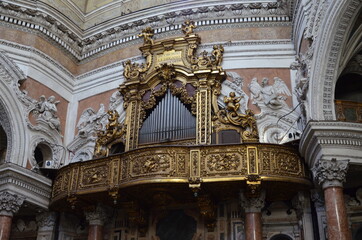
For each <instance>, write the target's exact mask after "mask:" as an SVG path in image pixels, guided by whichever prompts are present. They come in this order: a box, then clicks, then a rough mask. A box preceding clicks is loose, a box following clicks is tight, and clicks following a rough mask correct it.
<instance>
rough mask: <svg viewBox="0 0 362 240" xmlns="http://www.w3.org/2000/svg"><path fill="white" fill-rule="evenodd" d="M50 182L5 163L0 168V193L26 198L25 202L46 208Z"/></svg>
mask: <svg viewBox="0 0 362 240" xmlns="http://www.w3.org/2000/svg"><path fill="white" fill-rule="evenodd" d="M51 185H52V181H51V180H50V179H48V178H46V177H44V176H41V175H39V174H37V173H34V172H33V171H30V170H29V169H26V168H23V167H20V166H18V165H15V164H11V163H6V164H3V165H1V166H0V191H11V192H13V193H15V194H21V195H24V196H26V201H27V202H29V203H32V204H34V205H36V206H39V207H41V208H43V209H47V208H48V204H49V199H50V196H51Z"/></svg>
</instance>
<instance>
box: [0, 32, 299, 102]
mask: <svg viewBox="0 0 362 240" xmlns="http://www.w3.org/2000/svg"><path fill="white" fill-rule="evenodd" d="M214 44H223V46H224V48H225V50H226V54H225V56H224V65H225V67H224V68H225V69H231V68H230V66H233V62H235V61H239V60H240V59H245V58H246V57H248V58H250V59H255V58H258V59H259V61H261V59H267V60H265V61H269V62H270V59H275V58H279V59H280V58H283V59H284V58H285V59H288V58H293V56H294V53H295V52H294V49H293V45H292V43H291V41H290V39H272V40H244V41H233V42H227V43H222V42H220V43H215V42H214V43H206V44H202V45H200V49H202V50H204V49H206V50H209V49H212V46H213V45H214ZM0 49H3V50H5V51H6V53H7V54H8V55H9V56H10V57H11V58H12V59H13V60H14V61H15V62H16V63H17V64H18V65H21V66H25V67H26V68H29V69H36V71H31V72H32V73H36V74H38V75H36V76H32V75H31V74H26V75H29V76H30V77H33V78H34V79H36V80H39V81H42V83H43V84H44V85H46V86H48V87H49V88H52V89H57V91H58V92H61V93H62V96H63V97H64V98H65V99H66V100H67V101H71V99H72V96H73V95H77V97H76V98H77V100H81V99H84V98H87V97H89V93H90V92H92V94H95V93H101V92H104V91H107V90H109V89H115V88H117V87H118V85H119V83H120V82H123V76H122V74H121V72H122V71H123V65H122V63H123V62H124V61H126V60H127V59H123V60H120V61H117V62H114V63H111V64H108V65H105V66H102V67H99V68H96V69H93V70H91V71H88V72H85V73H83V74H80V75H74V74H72V73H71V72H70V71H68V70H67V69H66V68H65V67H63V66H62V65H61V64H59V62H57V61H56V60H55V59H53V58H51V57H50V56H48V55H46V54H44V53H43V52H41V51H40V50H38V49H36V48H33V47H29V46H24V45H20V44H16V43H13V42H10V41H5V40H0ZM102 54H106V52H104V53H102ZM129 59H130V60H132V61H133V62H140V61H143V60H144V58H143V57H142V56H135V57H132V58H129ZM44 63H46V64H44ZM235 66H236V65H235ZM237 66H239V65H237ZM40 74H42V75H40ZM23 78H25V77H23ZM49 84H53V85H49Z"/></svg>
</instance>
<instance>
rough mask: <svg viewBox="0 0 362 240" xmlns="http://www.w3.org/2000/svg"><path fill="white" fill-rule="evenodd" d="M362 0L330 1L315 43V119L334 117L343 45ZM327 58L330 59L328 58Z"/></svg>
mask: <svg viewBox="0 0 362 240" xmlns="http://www.w3.org/2000/svg"><path fill="white" fill-rule="evenodd" d="M360 8H361V4H360V1H359V0H351V1H333V3H331V4H329V6H328V9H326V13H328V14H325V16H324V19H323V20H322V22H321V25H320V27H319V29H320V31H319V33H318V37H317V38H316V40H315V41H316V43H315V45H314V49H315V51H314V56H315V57H314V59H313V62H312V69H311V74H310V79H311V81H312V82H311V83H310V87H309V89H310V92H309V99H310V103H313V109H312V108H310V117H311V118H312V119H314V120H333V119H335V113H334V112H335V111H334V89H335V83H336V81H337V78H338V75H339V71H338V67H339V63H340V62H341V58H342V50H343V46H345V45H346V42H347V40H348V35H349V34H348V33H349V32H350V31H351V28H352V24H350V23H351V22H353V20H354V19H355V18H356V16H357V15H358V12H359V9H360ZM326 59H327V60H326Z"/></svg>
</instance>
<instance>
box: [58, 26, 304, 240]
mask: <svg viewBox="0 0 362 240" xmlns="http://www.w3.org/2000/svg"><path fill="white" fill-rule="evenodd" d="M193 24H194V23H193V22H192V21H187V22H186V23H185V24H184V25H183V28H182V30H183V33H184V35H183V36H179V37H176V38H171V39H165V40H154V39H153V38H152V37H153V29H151V28H147V29H145V30H143V31H142V34H140V36H141V37H142V38H143V40H144V43H143V45H142V46H141V47H140V51H141V52H142V56H143V57H144V59H143V61H142V62H131V61H129V60H128V61H125V62H124V63H123V66H124V71H123V76H124V78H125V81H124V82H123V83H122V84H121V85H120V86H119V88H118V90H119V92H120V94H121V95H122V98H123V108H124V112H125V117H124V120H123V121H119V119H120V115H119V113H118V112H117V110H109V111H108V112H107V116H108V122H107V124H106V129H105V130H103V131H98V132H97V139H96V144H95V149H94V159H93V160H90V161H85V162H78V163H73V164H70V165H68V166H65V167H63V168H61V169H60V170H59V172H58V174H57V176H56V178H55V181H54V185H53V192H52V198H51V208H52V209H54V210H56V211H65V212H67V211H70V212H77V213H78V214H80V215H82V214H83V211H84V212H85V216H86V218H87V220H89V224H90V225H89V236H92V237H93V238H92V239H102V238H101V237H97V236H103V234H104V231H108V230H107V229H104V228H103V224H104V222H105V219H106V218H107V217H106V216H107V214H110V213H111V212H112V211H113V212H114V211H118V212H119V216H120V218H121V219H123V220H124V226H123V227H124V228H122V229H121V230H120V232H121V233H123V234H124V235H125V236H127V238H122V239H154V240H156V239H160V240H167V239H180V240H181V239H182V240H198V239H204V238H201V236H204V237H206V238H205V239H231V238H230V237H233V238H232V239H247V240H251V239H253V240H254V239H255V240H256V239H262V236H263V230H262V219H261V218H262V213H261V212H262V209H268V208H269V207H270V204H271V203H272V202H274V201H281V202H285V203H286V204H287V206H289V210H288V209H287V210H288V211H289V213H288V214H287V213H283V214H286V216H287V217H288V218H289V219H290V221H291V222H289V223H281V224H282V225H283V224H284V227H286V228H289V229H291V230H293V229H294V228H295V226H297V225H298V218H297V216H296V215H295V213H292V209H293V206H292V199H293V197H294V196H295V195H297V194H298V192H300V191H303V190H306V189H308V188H309V186H310V181H309V180H308V178H307V177H306V172H305V169H304V165H303V164H302V161H301V158H300V156H299V155H298V153H297V151H296V149H295V148H294V147H293V146H282V145H276V144H266V143H260V142H259V133H258V126H257V124H256V119H255V115H254V113H253V111H252V110H250V109H246V108H245V107H244V106H245V105H242V104H241V101H242V98H243V97H242V96H236V94H235V92H229V93H228V94H227V95H226V96H224V97H221V96H220V94H221V91H222V84H223V82H224V81H225V79H226V76H227V74H226V72H225V71H224V70H223V68H222V67H221V63H222V59H223V54H224V52H225V51H224V47H223V46H222V45H214V46H213V48H212V50H211V52H207V51H205V50H204V51H201V50H200V49H198V48H199V45H200V43H201V38H200V37H199V36H198V35H197V34H196V33H194V32H193V29H194V28H195V26H194V25H193ZM240 202H241V205H240ZM268 211H269V210H268ZM95 216H96V217H95ZM93 218H94V219H93ZM96 218H97V219H98V220H97V221H96V220H95V219H96ZM99 219H100V220H99ZM230 224H233V228H234V229H230V228H229V229H228V228H226V226H227V225H230ZM272 227H273V226H272Z"/></svg>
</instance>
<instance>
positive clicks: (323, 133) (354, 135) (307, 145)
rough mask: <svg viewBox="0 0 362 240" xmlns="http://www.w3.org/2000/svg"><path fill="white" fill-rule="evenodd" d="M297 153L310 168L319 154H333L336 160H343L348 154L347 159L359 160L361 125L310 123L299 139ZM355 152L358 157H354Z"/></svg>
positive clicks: (361, 148)
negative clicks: (357, 153)
mask: <svg viewBox="0 0 362 240" xmlns="http://www.w3.org/2000/svg"><path fill="white" fill-rule="evenodd" d="M331 149H332V150H333V151H331ZM345 150H347V152H346V151H345ZM299 151H300V153H301V155H302V156H303V157H304V158H305V159H306V161H307V163H308V164H309V166H310V167H313V166H314V163H315V162H316V161H318V160H319V159H318V158H320V157H321V154H324V155H326V154H328V152H331V154H332V152H333V154H334V157H336V158H338V157H342V158H345V157H348V155H349V154H350V156H349V157H352V158H356V157H357V158H359V157H360V156H361V155H362V124H360V123H350V122H338V121H319V122H317V121H310V122H309V123H308V125H307V127H306V129H305V130H304V132H303V135H302V137H301V141H300V145H299ZM338 151H339V152H338ZM356 151H357V152H360V155H359V156H354V155H355V154H356ZM336 152H337V153H336ZM338 155H339V156H338Z"/></svg>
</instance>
